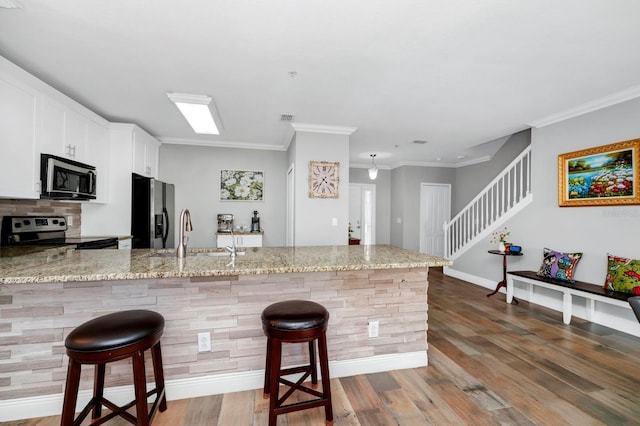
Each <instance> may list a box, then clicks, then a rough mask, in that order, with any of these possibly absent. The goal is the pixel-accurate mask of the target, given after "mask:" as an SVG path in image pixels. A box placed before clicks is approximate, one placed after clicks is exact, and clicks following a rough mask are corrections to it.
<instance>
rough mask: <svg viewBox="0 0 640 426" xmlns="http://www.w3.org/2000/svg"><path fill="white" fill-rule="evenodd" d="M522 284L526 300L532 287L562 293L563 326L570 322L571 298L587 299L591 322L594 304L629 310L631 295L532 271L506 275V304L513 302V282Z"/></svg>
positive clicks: (511, 272)
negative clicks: (526, 289) (599, 303)
mask: <svg viewBox="0 0 640 426" xmlns="http://www.w3.org/2000/svg"><path fill="white" fill-rule="evenodd" d="M514 281H518V282H523V283H526V284H527V285H528V287H529V297H528V300H529V301H531V300H532V299H533V287H534V286H539V287H544V288H548V289H550V290H555V291H559V292H561V293H562V321H563V322H564V323H565V324H569V323H570V322H571V308H572V306H573V300H572V298H573V296H574V295H575V296H579V297H584V298H585V299H587V320H589V321H592V318H593V314H594V312H595V302H601V303H608V304H610V305H615V306H620V307H623V308H629V309H631V307H630V306H629V302H628V301H627V300H628V299H629V298H630V297H633V296H635V295H634V294H631V293H623V292H620V291H613V290H607V289H605V288H604V287H602V285H595V284H591V283H587V282H583V281H574V282H568V281H563V280H558V279H555V278H544V277H540V276H538V275H537V274H536V273H535V272H534V271H510V272H508V273H507V303H511V301H512V300H513V282H514Z"/></svg>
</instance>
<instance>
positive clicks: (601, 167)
mask: <svg viewBox="0 0 640 426" xmlns="http://www.w3.org/2000/svg"><path fill="white" fill-rule="evenodd" d="M639 153H640V139H631V140H628V141H623V142H617V143H612V144H609V145H602V146H598V147H595V148H588V149H583V150H580V151H574V152H568V153H566V154H560V155H558V205H559V206H560V207H574V206H617V205H629V204H640V191H638V161H640V159H639V157H638V155H639Z"/></svg>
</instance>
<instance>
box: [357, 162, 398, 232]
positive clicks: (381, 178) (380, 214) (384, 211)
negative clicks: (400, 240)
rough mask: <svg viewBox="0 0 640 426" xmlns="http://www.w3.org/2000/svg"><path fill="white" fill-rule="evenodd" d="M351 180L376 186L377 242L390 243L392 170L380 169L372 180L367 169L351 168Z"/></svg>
mask: <svg viewBox="0 0 640 426" xmlns="http://www.w3.org/2000/svg"><path fill="white" fill-rule="evenodd" d="M349 182H350V183H367V184H373V185H375V186H376V244H390V232H391V230H390V224H391V170H378V177H376V180H371V179H369V171H368V170H367V169H359V168H357V169H356V168H350V169H349Z"/></svg>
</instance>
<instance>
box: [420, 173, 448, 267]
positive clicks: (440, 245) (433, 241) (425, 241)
mask: <svg viewBox="0 0 640 426" xmlns="http://www.w3.org/2000/svg"><path fill="white" fill-rule="evenodd" d="M450 215H451V185H448V184H432V183H423V184H421V186H420V252H422V253H428V254H431V255H434V256H444V229H443V224H444V223H445V222H446V221H448V220H449V218H450Z"/></svg>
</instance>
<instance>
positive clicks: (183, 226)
mask: <svg viewBox="0 0 640 426" xmlns="http://www.w3.org/2000/svg"><path fill="white" fill-rule="evenodd" d="M184 231H189V232H191V231H193V226H191V213H189V209H182V211H181V212H180V231H179V233H178V249H177V250H176V256H178V259H184V257H185V256H186V255H187V242H188V241H189V237H185V236H184Z"/></svg>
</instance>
